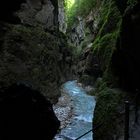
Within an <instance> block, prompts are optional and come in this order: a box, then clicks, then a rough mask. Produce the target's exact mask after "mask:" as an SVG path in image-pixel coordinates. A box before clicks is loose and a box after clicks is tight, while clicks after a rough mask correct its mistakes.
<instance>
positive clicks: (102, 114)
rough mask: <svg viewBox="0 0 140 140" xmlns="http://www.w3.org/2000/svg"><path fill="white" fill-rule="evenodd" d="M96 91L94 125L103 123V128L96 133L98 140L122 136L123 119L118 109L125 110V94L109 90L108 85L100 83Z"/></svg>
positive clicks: (116, 90)
mask: <svg viewBox="0 0 140 140" xmlns="http://www.w3.org/2000/svg"><path fill="white" fill-rule="evenodd" d="M98 86H99V87H98V88H97V89H96V96H97V105H96V108H95V112H94V114H95V116H94V120H93V121H94V125H95V126H96V125H98V124H100V123H102V126H101V127H100V128H99V129H98V130H97V131H96V132H95V134H94V137H95V139H96V140H106V139H108V140H110V139H113V135H118V134H119V135H120V133H121V129H118V125H122V124H123V123H121V124H119V121H121V119H122V118H120V116H121V115H120V112H119V109H118V107H121V109H122V108H123V98H124V95H125V94H124V93H123V92H122V91H120V90H118V89H111V88H108V87H107V85H106V83H104V82H103V81H100V83H98Z"/></svg>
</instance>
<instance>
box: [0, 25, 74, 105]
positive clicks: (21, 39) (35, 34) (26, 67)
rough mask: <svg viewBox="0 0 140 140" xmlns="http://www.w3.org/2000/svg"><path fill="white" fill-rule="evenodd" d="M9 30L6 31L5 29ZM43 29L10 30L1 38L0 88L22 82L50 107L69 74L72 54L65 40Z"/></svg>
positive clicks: (11, 27)
mask: <svg viewBox="0 0 140 140" xmlns="http://www.w3.org/2000/svg"><path fill="white" fill-rule="evenodd" d="M7 28H8V27H7ZM53 33H54V34H55V35H52V34H51V33H48V32H45V31H44V30H43V28H42V27H36V28H34V27H26V26H23V25H14V26H10V27H9V28H8V29H7V33H6V34H5V36H1V40H2V45H1V52H0V83H1V84H0V86H1V87H3V86H8V85H11V84H12V83H16V82H23V83H26V84H28V85H32V87H33V88H35V89H38V90H39V91H40V92H41V93H42V94H44V95H45V96H46V97H48V99H50V100H51V101H52V102H53V103H54V102H56V101H57V98H58V97H59V95H60V91H59V86H60V85H61V84H62V82H64V80H65V78H66V76H67V73H69V71H70V68H69V63H70V62H71V59H69V60H67V57H70V58H71V52H70V50H69V49H68V48H67V42H66V39H65V36H64V35H63V34H61V33H59V32H57V33H56V32H55V31H54V32H53Z"/></svg>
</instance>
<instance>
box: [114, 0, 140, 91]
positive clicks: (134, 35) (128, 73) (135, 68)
mask: <svg viewBox="0 0 140 140" xmlns="http://www.w3.org/2000/svg"><path fill="white" fill-rule="evenodd" d="M139 33H140V2H138V4H137V5H135V6H134V7H132V8H131V9H129V10H128V11H127V12H126V13H125V15H124V16H123V20H122V27H121V34H120V38H118V43H117V51H115V53H114V55H113V69H114V73H115V74H116V75H118V76H119V83H120V85H121V87H123V88H125V89H127V90H132V91H135V90H136V89H139V87H140V73H139V72H140V68H139V65H140V61H139V60H140V49H139V40H140V36H139Z"/></svg>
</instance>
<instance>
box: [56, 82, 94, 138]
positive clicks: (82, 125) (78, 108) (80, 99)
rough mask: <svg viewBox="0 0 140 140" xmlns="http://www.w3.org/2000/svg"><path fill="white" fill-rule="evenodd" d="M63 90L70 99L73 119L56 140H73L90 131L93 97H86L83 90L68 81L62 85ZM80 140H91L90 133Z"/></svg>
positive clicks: (75, 83)
mask: <svg viewBox="0 0 140 140" xmlns="http://www.w3.org/2000/svg"><path fill="white" fill-rule="evenodd" d="M63 90H64V91H65V93H66V94H69V96H70V97H71V98H72V101H73V113H74V115H73V118H72V121H71V123H70V124H69V125H68V126H67V127H66V128H64V129H62V130H61V132H60V134H59V135H58V137H59V138H57V140H75V139H76V138H78V137H79V136H81V135H82V134H84V133H86V132H87V131H89V130H91V129H92V119H93V112H94V108H95V104H96V101H95V97H94V96H90V95H87V94H86V92H85V90H84V89H83V88H81V87H79V86H78V85H77V82H76V81H68V82H66V83H65V84H64V85H63ZM80 140H93V138H92V132H90V133H89V134H87V135H85V136H84V137H82V138H81V139H80Z"/></svg>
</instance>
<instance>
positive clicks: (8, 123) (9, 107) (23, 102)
mask: <svg viewBox="0 0 140 140" xmlns="http://www.w3.org/2000/svg"><path fill="white" fill-rule="evenodd" d="M0 111H1V115H0V124H1V125H0V128H1V131H0V139H1V140H11V139H14V140H25V139H33V140H52V139H53V137H54V136H55V134H56V133H57V130H58V128H59V126H60V122H59V120H58V119H57V117H56V116H55V114H54V111H53V109H52V104H51V103H50V102H49V101H48V100H47V99H46V98H45V97H44V96H43V95H42V94H40V93H39V92H38V91H36V90H34V89H32V88H31V87H29V86H27V85H24V84H14V85H12V86H10V87H9V88H7V89H3V90H2V89H1V90H0Z"/></svg>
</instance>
